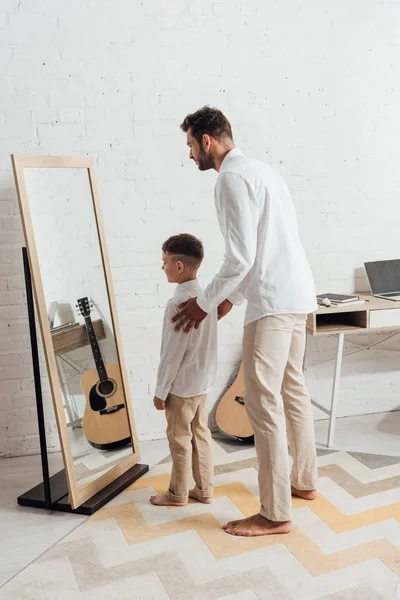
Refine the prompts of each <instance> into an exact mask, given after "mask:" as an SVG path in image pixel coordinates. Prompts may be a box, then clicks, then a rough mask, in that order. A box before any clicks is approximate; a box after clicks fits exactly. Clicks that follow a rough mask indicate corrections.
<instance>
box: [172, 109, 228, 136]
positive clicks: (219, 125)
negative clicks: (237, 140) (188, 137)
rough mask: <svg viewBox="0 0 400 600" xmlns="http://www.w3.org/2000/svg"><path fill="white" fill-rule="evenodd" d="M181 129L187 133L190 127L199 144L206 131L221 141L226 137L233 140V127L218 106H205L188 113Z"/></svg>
mask: <svg viewBox="0 0 400 600" xmlns="http://www.w3.org/2000/svg"><path fill="white" fill-rule="evenodd" d="M181 129H182V131H184V132H185V133H187V132H188V131H189V129H190V132H191V134H192V136H193V137H194V138H196V140H197V141H198V143H199V144H201V140H202V138H203V135H204V134H205V133H206V134H207V135H210V136H211V137H213V138H215V139H216V140H218V141H219V142H221V141H223V140H224V138H229V139H230V140H233V136H232V128H231V124H230V123H229V121H228V119H227V118H226V117H225V115H224V114H223V113H222V112H221V111H220V110H218V108H211V106H203V108H200V109H199V110H196V112H194V113H192V114H189V115H187V116H186V117H185V118H184V120H183V123H182V124H181Z"/></svg>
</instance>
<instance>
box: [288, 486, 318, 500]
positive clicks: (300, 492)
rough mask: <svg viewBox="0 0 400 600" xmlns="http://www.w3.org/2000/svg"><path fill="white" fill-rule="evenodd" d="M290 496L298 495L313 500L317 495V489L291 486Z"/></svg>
mask: <svg viewBox="0 0 400 600" xmlns="http://www.w3.org/2000/svg"><path fill="white" fill-rule="evenodd" d="M292 496H298V497H299V498H303V500H315V498H316V497H317V490H296V488H294V487H292Z"/></svg>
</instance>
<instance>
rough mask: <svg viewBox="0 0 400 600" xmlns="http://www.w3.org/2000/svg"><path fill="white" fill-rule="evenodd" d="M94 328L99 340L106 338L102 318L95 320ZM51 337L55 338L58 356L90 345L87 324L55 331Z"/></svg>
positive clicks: (55, 350) (54, 342) (54, 343)
mask: <svg viewBox="0 0 400 600" xmlns="http://www.w3.org/2000/svg"><path fill="white" fill-rule="evenodd" d="M93 328H94V332H95V334H96V338H97V340H98V341H100V340H104V339H105V337H106V334H105V331H104V325H103V321H102V320H101V319H97V320H96V321H93ZM51 338H52V340H53V347H54V353H55V355H56V356H58V355H59V354H65V353H66V352H71V350H76V349H77V348H83V347H84V346H89V345H90V342H89V337H88V334H87V331H86V327H85V325H78V326H77V327H71V329H64V330H60V331H53V333H52V334H51Z"/></svg>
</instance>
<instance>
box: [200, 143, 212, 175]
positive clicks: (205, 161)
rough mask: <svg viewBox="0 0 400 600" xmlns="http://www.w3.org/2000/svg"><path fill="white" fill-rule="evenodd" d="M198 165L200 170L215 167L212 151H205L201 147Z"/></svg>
mask: <svg viewBox="0 0 400 600" xmlns="http://www.w3.org/2000/svg"><path fill="white" fill-rule="evenodd" d="M197 166H198V167H199V170H200V171H208V170H209V169H214V168H215V161H214V158H213V156H212V154H211V152H208V153H207V152H205V151H204V150H203V148H201V149H200V154H199V159H198V161H197Z"/></svg>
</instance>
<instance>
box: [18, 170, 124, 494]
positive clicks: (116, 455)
mask: <svg viewBox="0 0 400 600" xmlns="http://www.w3.org/2000/svg"><path fill="white" fill-rule="evenodd" d="M24 176H25V183H26V191H27V196H28V201H29V206H30V213H31V219H32V227H33V233H34V236H35V241H36V248H37V254H38V260H39V266H40V275H41V279H42V283H43V291H44V297H45V301H46V308H47V314H48V319H49V324H50V330H51V338H52V343H53V350H54V353H55V356H56V362H57V367H58V373H59V378H60V384H61V389H62V397H63V402H64V411H65V416H66V421H67V424H68V433H69V440H70V443H71V450H72V456H73V462H74V470H75V477H76V480H77V482H78V484H79V486H84V485H86V484H88V483H90V482H92V481H93V480H95V479H97V478H98V477H100V476H101V475H103V474H104V473H106V472H107V471H108V470H110V469H111V468H112V467H114V466H115V465H116V464H118V463H119V462H120V461H121V460H122V459H123V458H125V457H126V456H128V455H130V454H132V452H133V447H132V443H131V435H130V428H129V420H128V415H127V410H126V399H125V394H124V388H123V383H122V378H121V370H120V365H119V360H118V353H117V348H116V344H115V337H114V330H113V324H112V319H111V311H110V304H109V299H108V293H107V286H106V279H105V274H104V267H103V260H102V254H101V248H100V243H99V237H98V231H97V224H96V217H95V211H94V205H93V197H92V190H91V185H90V179H89V171H88V169H87V168H38V167H24Z"/></svg>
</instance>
